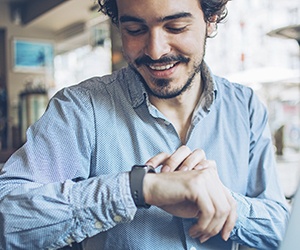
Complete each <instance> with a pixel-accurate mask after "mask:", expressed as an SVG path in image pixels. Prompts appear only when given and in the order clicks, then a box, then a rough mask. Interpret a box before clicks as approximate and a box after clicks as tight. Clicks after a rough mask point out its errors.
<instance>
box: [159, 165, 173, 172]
mask: <svg viewBox="0 0 300 250" xmlns="http://www.w3.org/2000/svg"><path fill="white" fill-rule="evenodd" d="M170 170H171V168H170V167H169V166H168V165H165V166H163V168H162V170H161V171H162V172H170Z"/></svg>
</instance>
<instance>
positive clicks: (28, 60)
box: [13, 38, 54, 73]
mask: <svg viewBox="0 0 300 250" xmlns="http://www.w3.org/2000/svg"><path fill="white" fill-rule="evenodd" d="M53 60H54V46H53V43H51V42H49V41H41V40H33V39H26V38H14V39H13V71H15V72H32V73H39V72H40V73H42V72H44V71H47V70H49V69H51V68H53Z"/></svg>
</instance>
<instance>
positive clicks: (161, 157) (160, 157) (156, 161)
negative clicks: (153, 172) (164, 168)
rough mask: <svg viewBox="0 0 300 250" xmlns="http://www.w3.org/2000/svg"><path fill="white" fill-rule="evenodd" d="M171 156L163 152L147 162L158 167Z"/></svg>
mask: <svg viewBox="0 0 300 250" xmlns="http://www.w3.org/2000/svg"><path fill="white" fill-rule="evenodd" d="M169 157H170V154H168V153H165V152H162V153H159V154H157V155H155V156H153V157H152V158H150V159H149V160H148V161H147V162H146V163H145V164H146V165H151V166H152V167H154V168H157V167H158V166H160V165H162V164H163V163H164V161H165V160H167V159H168V158H169Z"/></svg>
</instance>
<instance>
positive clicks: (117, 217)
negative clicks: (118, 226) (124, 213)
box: [114, 215, 122, 222]
mask: <svg viewBox="0 0 300 250" xmlns="http://www.w3.org/2000/svg"><path fill="white" fill-rule="evenodd" d="M114 221H115V222H121V221H122V217H121V216H119V215H115V217H114Z"/></svg>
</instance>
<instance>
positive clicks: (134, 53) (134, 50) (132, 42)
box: [122, 36, 143, 61]
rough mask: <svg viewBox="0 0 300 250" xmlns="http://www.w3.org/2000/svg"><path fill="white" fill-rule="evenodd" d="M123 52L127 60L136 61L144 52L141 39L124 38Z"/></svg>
mask: <svg viewBox="0 0 300 250" xmlns="http://www.w3.org/2000/svg"><path fill="white" fill-rule="evenodd" d="M122 47H123V52H124V54H125V55H126V57H127V59H129V60H130V61H134V60H135V59H136V58H137V57H139V56H140V55H141V53H142V51H143V43H142V42H141V41H140V40H139V39H133V38H128V37H126V36H122Z"/></svg>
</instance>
